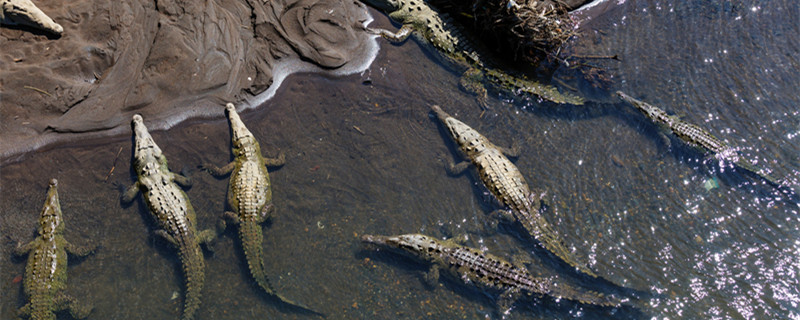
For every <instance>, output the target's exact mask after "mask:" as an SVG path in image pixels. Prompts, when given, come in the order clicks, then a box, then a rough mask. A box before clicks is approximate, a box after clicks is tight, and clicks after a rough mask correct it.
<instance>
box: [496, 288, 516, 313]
mask: <svg viewBox="0 0 800 320" xmlns="http://www.w3.org/2000/svg"><path fill="white" fill-rule="evenodd" d="M519 296H520V290H519V288H509V289H508V290H506V291H504V292H503V293H501V294H500V297H499V298H497V310H498V311H500V314H508V313H509V312H510V311H511V307H513V306H514V303H515V302H517V299H519Z"/></svg>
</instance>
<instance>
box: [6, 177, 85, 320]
mask: <svg viewBox="0 0 800 320" xmlns="http://www.w3.org/2000/svg"><path fill="white" fill-rule="evenodd" d="M93 252H94V247H77V246H75V245H73V244H71V243H69V242H67V240H66V239H64V216H63V214H62V213H61V204H60V203H59V201H58V181H57V180H56V179H52V180H50V188H49V189H48V190H47V198H46V199H45V201H44V207H43V208H42V213H41V215H40V218H39V236H37V237H36V239H34V240H33V241H31V242H30V243H28V244H26V245H24V246H20V245H19V244H17V247H16V248H15V250H14V254H16V255H18V256H22V255H26V254H27V255H28V265H27V266H26V267H25V279H24V281H23V289H24V292H25V296H27V297H28V299H29V301H30V302H28V303H27V304H25V306H23V307H22V308H20V309H19V314H20V315H21V316H23V317H29V318H30V319H34V320H45V319H52V320H55V319H56V312H58V311H61V310H69V312H70V314H71V315H72V317H73V318H76V319H84V318H86V317H88V316H89V313H90V312H91V311H92V307H91V306H88V305H81V304H80V303H78V302H77V300H76V299H75V298H73V297H71V296H69V295H67V293H66V288H67V253H70V254H73V255H75V256H79V257H85V256H87V255H89V254H91V253H93Z"/></svg>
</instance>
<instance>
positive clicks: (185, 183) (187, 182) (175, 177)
mask: <svg viewBox="0 0 800 320" xmlns="http://www.w3.org/2000/svg"><path fill="white" fill-rule="evenodd" d="M170 174H171V175H172V181H175V183H177V184H178V185H179V186H181V187H184V188H190V187H191V186H192V179H191V178H188V177H186V176H184V175H181V174H177V173H174V172H170Z"/></svg>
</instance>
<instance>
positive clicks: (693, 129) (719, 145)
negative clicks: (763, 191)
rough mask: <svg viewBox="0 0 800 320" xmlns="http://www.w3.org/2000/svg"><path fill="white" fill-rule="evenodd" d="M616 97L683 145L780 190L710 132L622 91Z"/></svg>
mask: <svg viewBox="0 0 800 320" xmlns="http://www.w3.org/2000/svg"><path fill="white" fill-rule="evenodd" d="M617 95H618V96H619V97H620V98H621V99H622V100H623V101H625V102H627V103H630V104H631V105H633V106H634V107H636V109H638V110H639V111H641V112H642V113H644V115H645V116H647V118H649V119H650V120H652V121H653V122H655V123H656V124H657V125H658V126H659V127H660V128H662V129H663V130H665V131H669V132H671V133H672V134H674V135H675V136H676V137H678V139H680V140H681V141H683V142H684V143H686V144H688V145H690V146H692V147H694V148H695V149H698V150H700V151H701V152H708V153H710V154H712V155H714V157H716V158H717V159H719V160H725V161H728V162H731V163H733V164H735V165H736V166H738V167H740V168H742V169H745V170H747V171H750V172H752V173H754V174H755V175H757V176H759V177H761V178H762V179H764V181H766V182H767V183H769V184H770V185H772V186H773V187H776V188H779V189H780V188H781V182H780V181H779V180H778V179H775V178H774V177H772V176H771V175H769V173H767V172H766V171H765V170H764V169H762V168H759V167H758V166H756V165H755V164H754V163H753V162H752V161H750V160H748V159H747V158H745V157H743V156H741V155H740V154H739V152H737V151H736V148H734V147H732V146H730V145H728V144H726V143H725V142H722V140H720V139H718V138H717V137H715V136H714V135H713V134H711V133H710V132H708V131H706V130H703V129H702V128H700V127H699V126H697V125H694V124H691V123H688V122H686V121H683V120H681V119H680V118H679V117H677V116H673V115H668V114H667V113H666V112H665V111H664V110H662V109H660V108H658V107H656V106H653V105H651V104H648V103H646V102H644V101H641V100H637V99H634V98H633V97H631V96H629V95H627V94H625V93H624V92H622V91H617Z"/></svg>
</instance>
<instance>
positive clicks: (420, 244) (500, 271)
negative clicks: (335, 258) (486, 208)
mask: <svg viewBox="0 0 800 320" xmlns="http://www.w3.org/2000/svg"><path fill="white" fill-rule="evenodd" d="M361 240H362V241H363V242H365V243H370V244H375V245H378V246H383V247H388V248H392V249H395V250H401V252H402V253H404V254H406V255H410V256H412V257H414V258H419V259H422V260H425V261H426V262H429V263H431V268H430V271H429V272H428V273H427V274H426V276H425V279H426V280H427V281H428V282H429V284H430V285H433V284H435V283H436V281H437V280H438V278H439V272H440V270H441V269H444V270H445V271H446V274H448V275H450V276H452V277H453V278H455V279H461V280H463V281H464V282H465V283H471V284H474V285H477V286H479V287H481V288H484V289H490V290H497V291H500V292H501V294H500V298H499V299H498V301H497V304H498V309H499V310H500V311H502V312H503V313H504V314H505V313H507V312H508V310H509V309H510V308H511V307H512V306H513V304H514V302H515V301H516V300H517V299H518V298H519V297H520V296H521V295H522V294H528V295H534V294H535V295H548V296H551V297H554V298H556V299H560V298H564V299H567V300H572V301H577V302H580V303H584V304H592V305H598V306H605V307H616V306H620V305H622V304H623V303H625V302H626V301H624V300H623V299H620V298H618V297H616V296H614V295H605V294H602V293H598V292H595V291H590V290H583V289H579V288H573V287H571V286H569V285H565V284H563V283H558V282H557V281H555V280H556V278H555V277H535V276H533V275H531V274H530V272H529V271H528V270H527V269H526V268H525V267H523V266H522V264H519V263H516V264H515V263H510V262H508V261H506V260H504V259H502V258H500V257H498V256H495V255H492V254H490V253H487V252H483V251H481V250H478V249H475V248H471V247H466V246H463V245H461V244H460V243H459V242H462V241H459V239H457V238H451V239H448V240H439V239H436V238H433V237H430V236H426V235H422V234H404V235H397V236H380V235H362V236H361ZM461 240H463V238H462V239H461Z"/></svg>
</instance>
